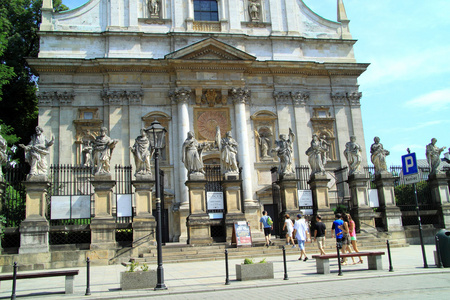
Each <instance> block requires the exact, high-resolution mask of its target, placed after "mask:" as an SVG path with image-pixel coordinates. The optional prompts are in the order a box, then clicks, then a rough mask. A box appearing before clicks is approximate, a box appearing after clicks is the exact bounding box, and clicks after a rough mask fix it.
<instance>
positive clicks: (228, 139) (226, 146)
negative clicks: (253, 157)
mask: <svg viewBox="0 0 450 300" xmlns="http://www.w3.org/2000/svg"><path fill="white" fill-rule="evenodd" d="M221 145H222V148H221V151H222V152H221V161H222V171H223V173H239V168H238V165H237V158H236V155H237V149H238V143H237V142H236V141H235V140H234V139H233V137H232V136H231V131H228V132H227V133H226V135H225V137H224V138H223V139H222V141H221Z"/></svg>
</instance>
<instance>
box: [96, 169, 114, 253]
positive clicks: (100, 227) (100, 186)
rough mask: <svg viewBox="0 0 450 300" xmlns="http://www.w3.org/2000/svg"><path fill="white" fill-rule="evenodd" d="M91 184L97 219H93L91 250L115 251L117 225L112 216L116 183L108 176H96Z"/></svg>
mask: <svg viewBox="0 0 450 300" xmlns="http://www.w3.org/2000/svg"><path fill="white" fill-rule="evenodd" d="M91 183H92V185H93V186H94V207H95V210H94V211H95V217H94V218H92V219H91V249H92V250H97V249H114V248H116V224H115V221H114V218H113V216H112V204H113V201H114V193H113V188H114V186H115V185H116V182H115V181H113V180H111V175H109V174H107V175H101V176H95V177H94V180H93V181H91Z"/></svg>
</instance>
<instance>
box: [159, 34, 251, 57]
mask: <svg viewBox="0 0 450 300" xmlns="http://www.w3.org/2000/svg"><path fill="white" fill-rule="evenodd" d="M164 58H165V59H186V60H256V57H254V56H253V55H250V54H248V53H246V52H244V51H241V50H239V49H237V48H234V47H232V46H230V45H228V44H225V43H223V42H221V41H218V40H216V39H214V38H208V39H205V40H202V41H200V42H197V43H195V44H192V45H189V46H187V47H184V48H182V49H179V50H177V51H175V52H172V53H169V54H167V55H166V56H165V57H164Z"/></svg>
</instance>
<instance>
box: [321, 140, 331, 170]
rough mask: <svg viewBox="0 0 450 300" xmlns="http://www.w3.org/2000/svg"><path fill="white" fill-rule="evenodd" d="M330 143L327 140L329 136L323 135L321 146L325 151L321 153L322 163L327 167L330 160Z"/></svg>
mask: <svg viewBox="0 0 450 300" xmlns="http://www.w3.org/2000/svg"><path fill="white" fill-rule="evenodd" d="M330 146H331V145H330V143H328V142H327V136H326V135H323V136H322V138H321V139H320V147H321V148H322V149H323V152H322V154H321V156H322V165H323V166H324V167H325V165H326V164H327V161H328V155H329V153H330Z"/></svg>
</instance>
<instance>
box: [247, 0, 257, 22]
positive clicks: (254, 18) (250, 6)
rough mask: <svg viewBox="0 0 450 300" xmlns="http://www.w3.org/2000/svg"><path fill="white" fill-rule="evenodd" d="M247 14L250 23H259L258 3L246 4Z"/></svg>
mask: <svg viewBox="0 0 450 300" xmlns="http://www.w3.org/2000/svg"><path fill="white" fill-rule="evenodd" d="M248 12H249V14H250V19H251V20H252V21H259V3H257V2H254V1H250V3H249V4H248Z"/></svg>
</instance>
